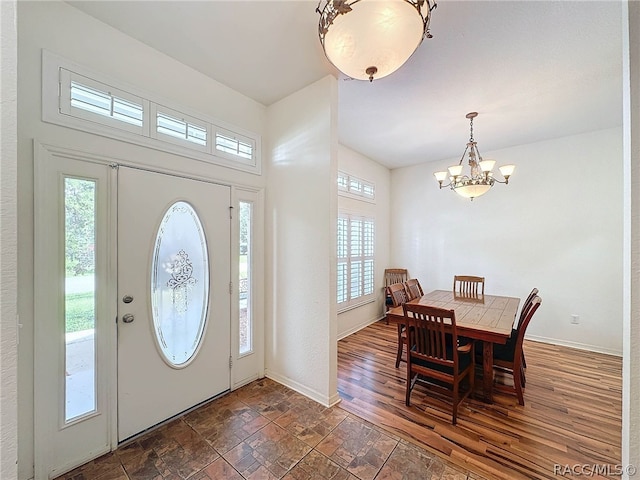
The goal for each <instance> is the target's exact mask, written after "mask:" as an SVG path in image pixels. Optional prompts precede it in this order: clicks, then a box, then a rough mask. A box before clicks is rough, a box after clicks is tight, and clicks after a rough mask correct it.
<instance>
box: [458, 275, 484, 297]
mask: <svg viewBox="0 0 640 480" xmlns="http://www.w3.org/2000/svg"><path fill="white" fill-rule="evenodd" d="M453 291H454V292H457V293H461V294H462V295H473V296H478V295H484V277H476V276H473V275H454V277H453Z"/></svg>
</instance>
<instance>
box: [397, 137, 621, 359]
mask: <svg viewBox="0 0 640 480" xmlns="http://www.w3.org/2000/svg"><path fill="white" fill-rule="evenodd" d="M479 140H480V142H481V141H482V139H479ZM461 146H462V147H463V146H464V145H463V144H461ZM481 146H482V145H481ZM485 149H486V147H485ZM483 154H484V156H485V158H493V159H496V160H497V164H496V165H502V164H507V163H514V164H516V171H515V174H514V175H513V177H512V179H511V181H510V183H509V185H495V186H494V187H493V188H492V190H491V191H490V192H489V193H487V194H485V195H484V196H482V197H480V198H476V199H475V200H473V202H471V201H469V200H467V199H463V198H462V197H460V196H458V195H456V194H455V193H453V192H452V191H450V190H445V189H443V190H438V184H437V182H436V180H435V178H434V177H433V172H435V171H439V170H444V169H445V168H446V167H447V166H448V165H451V164H453V163H457V162H458V161H459V159H451V160H449V161H444V162H434V163H429V164H422V165H418V166H414V167H408V168H403V169H397V170H393V171H392V173H391V191H392V211H393V215H392V220H391V231H392V232H393V234H392V236H391V238H392V240H391V261H392V262H393V263H395V264H398V265H406V266H407V268H409V270H410V271H411V272H412V274H413V275H415V276H417V277H418V278H419V279H420V281H421V283H422V285H423V287H424V288H425V290H433V289H450V288H451V286H452V280H453V276H454V275H455V274H470V275H481V276H484V277H486V284H485V285H486V287H485V288H486V290H485V291H486V293H496V294H503V295H511V296H518V297H525V296H526V295H527V294H528V293H529V291H530V290H531V289H532V288H533V287H538V288H539V289H540V294H541V296H542V299H543V304H542V307H541V308H540V310H539V311H538V313H536V318H535V321H534V322H532V323H531V325H530V326H529V329H528V331H527V334H528V336H529V337H531V338H537V339H542V340H545V341H549V342H555V343H561V344H566V345H572V346H576V347H580V348H587V349H593V350H598V351H602V352H608V353H614V354H618V355H620V354H621V353H622V300H623V298H622V265H623V259H622V245H623V223H622V212H623V209H622V206H623V191H622V185H623V183H622V178H623V177H622V167H623V162H622V130H621V129H613V130H605V131H599V132H594V133H589V134H584V135H578V136H572V137H566V138H560V139H557V140H551V141H546V142H540V143H535V144H530V145H522V146H518V147H514V148H509V149H504V150H499V151H494V152H483ZM497 176H499V174H497ZM571 314H577V315H579V316H580V324H578V325H571V324H570V315H571Z"/></svg>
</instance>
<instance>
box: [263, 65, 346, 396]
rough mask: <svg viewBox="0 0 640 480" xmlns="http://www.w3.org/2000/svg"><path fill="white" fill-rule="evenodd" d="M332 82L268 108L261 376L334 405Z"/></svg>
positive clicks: (328, 80) (334, 101)
mask: <svg viewBox="0 0 640 480" xmlns="http://www.w3.org/2000/svg"><path fill="white" fill-rule="evenodd" d="M336 82H337V81H336V79H335V78H334V77H331V76H328V77H325V78H323V79H322V80H319V81H317V82H315V83H313V84H311V85H309V86H308V87H305V88H303V89H302V90H300V91H298V92H296V93H294V94H292V95H290V96H288V97H287V98H285V99H283V100H280V101H279V102H277V103H275V104H274V105H271V106H270V107H269V108H268V124H269V135H268V136H269V147H268V149H269V155H268V157H269V162H268V166H267V176H268V182H269V183H268V187H267V196H266V222H265V223H266V248H265V251H266V260H267V267H266V285H267V293H266V295H267V302H266V335H265V336H266V338H265V341H266V345H265V351H266V358H265V374H266V375H267V376H268V377H271V378H273V379H275V380H276V381H278V382H281V383H283V384H285V385H287V386H289V387H291V388H293V389H294V390H297V391H299V392H301V393H303V394H305V395H307V396H309V397H311V398H313V399H314V400H316V401H318V402H320V403H322V404H324V405H330V404H333V403H335V402H337V401H338V389H337V339H336V302H335V291H336V279H335V276H336V274H335V271H336V268H335V261H336V246H335V244H336V242H335V235H336V221H337V217H336V215H337V211H336V206H337V195H336V189H337V186H336V175H337V170H336V166H337V148H338V136H337V120H336V112H337V83H336Z"/></svg>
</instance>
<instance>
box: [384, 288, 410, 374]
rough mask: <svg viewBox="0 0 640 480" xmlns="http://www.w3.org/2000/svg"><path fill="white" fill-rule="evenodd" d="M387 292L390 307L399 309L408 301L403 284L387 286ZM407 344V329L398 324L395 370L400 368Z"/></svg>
mask: <svg viewBox="0 0 640 480" xmlns="http://www.w3.org/2000/svg"><path fill="white" fill-rule="evenodd" d="M387 290H388V291H389V295H391V301H392V303H391V306H392V307H394V308H395V307H399V306H400V305H404V304H405V303H406V302H408V301H409V296H408V295H407V290H406V288H405V286H404V283H394V284H393V285H389V287H388V288H387ZM406 344H407V329H406V325H403V324H400V323H399V324H398V353H397V354H396V368H398V367H399V366H400V361H401V360H402V352H403V350H404V346H405V345H406Z"/></svg>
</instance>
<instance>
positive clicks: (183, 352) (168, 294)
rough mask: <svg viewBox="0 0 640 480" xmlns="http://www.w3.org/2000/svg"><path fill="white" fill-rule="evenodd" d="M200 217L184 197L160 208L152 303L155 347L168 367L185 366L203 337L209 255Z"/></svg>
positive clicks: (207, 300) (207, 296)
mask: <svg viewBox="0 0 640 480" xmlns="http://www.w3.org/2000/svg"><path fill="white" fill-rule="evenodd" d="M207 252H208V250H207V242H206V238H205V236H204V231H203V230H202V223H201V222H200V219H199V217H198V214H197V213H196V211H195V210H194V209H193V207H191V205H189V204H188V203H186V202H182V201H179V202H176V203H174V204H173V205H171V206H170V207H169V208H168V209H167V212H166V213H165V214H164V217H163V218H162V221H161V222H160V227H159V228H158V233H157V235H156V242H155V247H154V250H153V261H152V265H151V308H152V315H153V325H154V331H155V336H156V340H157V343H158V347H159V350H160V352H161V353H162V356H163V357H164V359H165V361H166V362H167V363H168V364H169V365H171V366H172V367H176V368H178V367H184V366H186V365H187V364H188V363H189V362H190V361H191V360H192V359H193V358H194V357H195V355H196V353H197V351H198V347H199V346H200V343H201V341H202V337H203V333H204V329H205V324H206V319H207V307H208V303H209V258H208V253H207Z"/></svg>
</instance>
